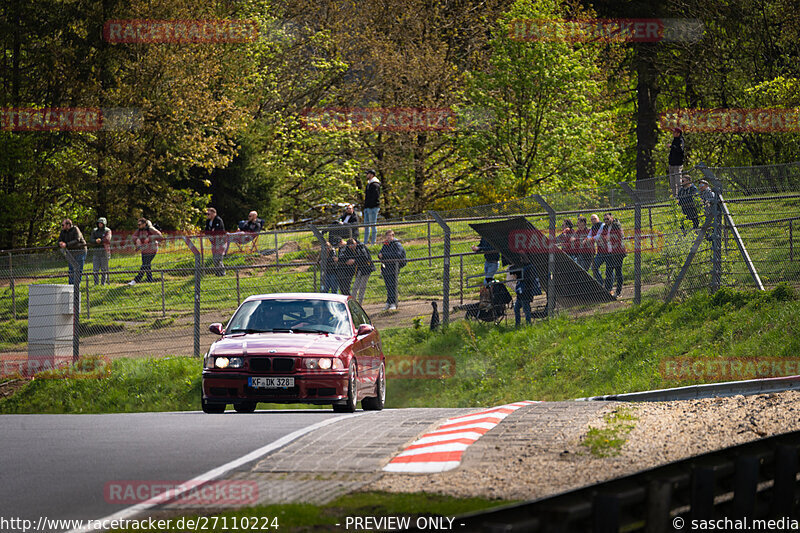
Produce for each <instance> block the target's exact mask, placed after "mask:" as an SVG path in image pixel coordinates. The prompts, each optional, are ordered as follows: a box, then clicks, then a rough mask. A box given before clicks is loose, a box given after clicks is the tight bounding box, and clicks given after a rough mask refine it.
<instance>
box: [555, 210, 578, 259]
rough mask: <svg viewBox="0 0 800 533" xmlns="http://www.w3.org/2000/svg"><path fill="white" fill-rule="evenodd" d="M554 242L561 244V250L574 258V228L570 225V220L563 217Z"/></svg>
mask: <svg viewBox="0 0 800 533" xmlns="http://www.w3.org/2000/svg"><path fill="white" fill-rule="evenodd" d="M556 242H557V243H558V244H560V245H561V250H562V251H563V252H564V253H565V254H567V255H568V256H570V257H571V258H572V260H573V261H576V259H575V251H574V250H575V230H574V229H573V227H572V221H571V220H569V219H564V222H563V224H561V233H559V234H558V236H557V237H556Z"/></svg>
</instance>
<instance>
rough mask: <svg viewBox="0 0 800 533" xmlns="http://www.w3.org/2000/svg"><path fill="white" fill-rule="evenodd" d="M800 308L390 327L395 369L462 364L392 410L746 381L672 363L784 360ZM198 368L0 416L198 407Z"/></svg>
mask: <svg viewBox="0 0 800 533" xmlns="http://www.w3.org/2000/svg"><path fill="white" fill-rule="evenodd" d="M798 315H800V300H799V299H798V295H797V294H796V293H795V291H794V290H793V289H791V288H790V287H788V286H786V285H779V286H778V287H777V288H775V289H773V290H772V291H768V292H764V293H758V292H736V291H732V290H729V289H723V290H720V291H718V292H717V293H716V294H715V295H713V296H711V295H708V294H706V293H698V294H696V295H694V296H692V297H690V298H688V299H687V300H685V301H683V302H679V303H672V304H668V305H664V304H661V303H657V302H652V301H650V302H646V303H644V304H642V305H640V306H638V307H637V306H631V307H629V308H626V309H621V310H617V311H613V312H607V313H598V314H596V315H591V316H584V317H579V318H573V317H569V316H567V315H561V316H559V317H556V318H554V319H552V320H548V321H541V322H537V323H535V324H533V325H532V326H526V327H522V328H519V329H514V328H513V327H510V326H505V325H500V326H493V325H488V324H485V323H475V322H465V321H462V322H458V323H455V324H452V325H451V326H450V327H449V328H448V329H446V330H443V331H435V332H431V331H429V330H427V329H421V328H420V329H413V328H404V329H391V330H385V331H384V332H382V338H383V342H384V352H385V354H386V355H387V358H388V359H389V361H390V366H391V361H397V360H399V359H400V358H404V357H407V356H434V357H436V356H445V357H448V358H452V359H448V360H449V361H454V362H455V372H454V373H453V375H452V376H447V377H443V378H435V377H434V379H390V380H389V382H388V386H387V406H388V407H472V406H488V405H497V404H501V403H505V402H510V401H517V400H522V399H532V400H564V399H570V398H577V397H583V396H594V395H601V394H613V393H624V392H634V391H642V390H649V389H656V388H665V387H675V386H681V385H688V384H692V383H700V382H707V381H726V380H730V379H746V378H747V377H752V376H747V375H741V376H737V375H731V374H729V373H725V372H722V371H719V370H717V371H708V372H706V373H705V374H704V375H701V376H699V377H695V376H693V375H692V374H691V373H690V372H687V373H685V374H680V373H679V374H680V375H675V373H674V372H673V373H672V375H666V374H665V372H664V370H665V368H667V369H668V368H670V367H668V366H666V365H669V364H671V362H674V361H675V360H676V359H680V360H683V361H693V360H709V359H713V360H719V361H723V360H726V361H730V360H738V361H744V360H748V359H752V358H764V359H766V360H768V361H776V362H787V361H788V360H791V359H793V358H796V357H797V353H798V352H799V351H800V335H798V331H797V330H798V325H797V318H796V317H797V316H798ZM795 366H796V365H795ZM785 367H786V368H792V366H791V365H790V364H787V365H785ZM673 368H674V367H673ZM681 368H683V367H681ZM704 368H708V367H707V366H706V367H704ZM767 370H770V369H769V368H768V369H767ZM200 371H201V362H200V361H199V360H198V359H194V358H189V357H172V358H161V359H118V360H114V361H113V364H112V369H111V373H110V377H107V378H103V379H35V380H33V381H31V382H30V383H28V384H26V385H25V386H23V387H22V388H21V389H20V390H18V391H17V392H16V393H15V394H14V395H13V396H12V397H10V398H7V399H5V400H2V401H0V413H102V412H139V411H182V410H197V409H199V407H200V405H199V396H200ZM428 377H430V376H428ZM261 407H267V405H265V404H261Z"/></svg>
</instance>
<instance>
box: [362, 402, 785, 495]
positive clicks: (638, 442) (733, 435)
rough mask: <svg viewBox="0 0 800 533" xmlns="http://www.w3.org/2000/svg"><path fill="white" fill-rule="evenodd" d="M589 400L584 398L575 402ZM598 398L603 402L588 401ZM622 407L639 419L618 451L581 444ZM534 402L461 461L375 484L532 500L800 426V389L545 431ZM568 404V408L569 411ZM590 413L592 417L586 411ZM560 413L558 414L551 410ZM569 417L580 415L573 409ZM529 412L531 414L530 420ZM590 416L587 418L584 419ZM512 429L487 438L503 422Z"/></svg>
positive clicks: (642, 408) (596, 414) (657, 405)
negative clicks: (598, 451)
mask: <svg viewBox="0 0 800 533" xmlns="http://www.w3.org/2000/svg"><path fill="white" fill-rule="evenodd" d="M575 403H583V402H575ZM589 403H595V404H596V403H599V402H589ZM620 408H622V409H623V410H624V412H625V413H626V415H632V417H633V418H634V419H633V420H625V423H627V424H632V425H634V428H633V429H632V430H630V432H629V433H628V435H627V442H626V443H625V444H624V445H623V446H622V448H621V449H620V450H619V454H618V455H614V456H609V457H596V456H594V455H592V454H591V453H590V452H589V449H588V448H587V447H586V446H583V445H582V444H581V443H582V441H583V439H584V438H585V437H586V435H587V432H588V431H589V428H590V427H598V428H602V427H605V426H606V425H607V423H606V418H605V417H607V416H608V415H609V414H610V413H613V412H614V411H615V410H617V409H620ZM534 412H535V409H533V408H525V409H520V410H519V411H518V412H517V413H514V414H512V415H510V416H509V417H508V418H506V419H505V420H504V421H503V422H502V423H501V424H500V425H499V426H498V427H496V428H494V429H493V430H492V431H490V432H489V433H487V434H486V435H484V437H482V438H481V439H479V440H478V442H476V443H475V444H473V445H472V446H471V447H470V448H468V449H467V451H466V453H465V454H464V458H463V461H462V464H461V466H460V467H458V468H457V469H455V470H451V471H449V472H443V473H439V474H419V475H408V474H386V475H384V476H383V477H382V478H381V479H380V480H378V481H377V483H376V484H373V485H371V486H370V487H369V488H370V490H385V491H390V492H429V493H437V494H446V495H451V496H455V497H471V496H483V497H490V498H497V499H503V500H533V499H537V498H542V497H545V496H549V495H553V494H557V493H561V492H565V491H568V490H572V489H575V488H579V487H582V486H585V485H590V484H593V483H597V482H600V481H606V480H610V479H614V478H618V477H622V476H625V475H628V474H632V473H635V472H638V471H640V470H645V469H648V468H652V467H655V466H659V465H663V464H666V463H670V462H673V461H677V460H680V459H684V458H687V457H691V456H694V455H699V454H702V453H706V452H710V451H714V450H719V449H721V448H726V447H728V446H733V445H736V444H742V443H745V442H749V441H752V440H756V439H760V438H763V437H768V436H771V435H776V434H780V433H786V432H789V431H794V430H798V429H800V392H783V393H777V394H761V395H758V396H747V397H745V396H734V397H728V398H712V399H703V400H684V401H673V402H642V403H627V402H605V403H604V406H603V407H602V408H600V409H595V410H592V411H591V412H586V411H584V412H582V413H579V414H581V415H583V416H577V418H580V419H581V420H580V423H577V424H563V425H559V426H558V430H557V431H542V430H541V428H540V426H541V425H542V424H541V422H542V420H541V418H540V417H539V418H537V417H535V416H533V415H532V413H534ZM569 412H570V410H565V411H564V413H565V414H567V413H569ZM587 414H588V415H589V416H588V417H587V416H585V415H587ZM553 416H555V415H553ZM570 416H575V415H574V414H573V415H570ZM526 417H530V423H529V424H528V423H527V422H528V421H527V420H526ZM587 418H588V419H589V421H588V423H587V422H586V421H585V420H586V419H587ZM508 423H513V424H515V425H516V428H515V431H514V434H513V435H510V434H509V435H508V437H509V438H507V439H505V438H502V437H505V435H500V437H501V438H495V439H492V438H487V437H490V435H491V434H492V433H493V432H497V431H500V432H501V433H502V427H503V425H504V424H508Z"/></svg>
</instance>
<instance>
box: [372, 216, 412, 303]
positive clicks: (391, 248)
mask: <svg viewBox="0 0 800 533" xmlns="http://www.w3.org/2000/svg"><path fill="white" fill-rule="evenodd" d="M378 259H380V260H381V275H382V276H383V283H384V284H385V285H386V307H384V308H383V309H384V311H387V310H394V309H397V280H398V277H399V275H400V269H401V268H403V267H404V266H406V250H405V248H403V245H402V244H401V243H400V241H399V240H397V239H395V238H394V231H392V230H389V231H387V232H386V235H385V237H384V240H383V246H381V251H380V252H379V253H378Z"/></svg>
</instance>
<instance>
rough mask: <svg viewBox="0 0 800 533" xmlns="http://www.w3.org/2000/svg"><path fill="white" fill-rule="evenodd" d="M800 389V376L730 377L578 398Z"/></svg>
mask: <svg viewBox="0 0 800 533" xmlns="http://www.w3.org/2000/svg"><path fill="white" fill-rule="evenodd" d="M789 390H800V376H786V377H776V378H762V379H748V380H745V381H726V382H724V383H707V384H702V385H688V386H686V387H677V388H674V389H656V390H649V391H642V392H629V393H625V394H606V395H604V396H590V397H588V398H578V399H577V400H576V401H579V402H582V401H613V402H668V401H673V400H698V399H701V398H717V397H723V396H738V395H740V394H741V395H743V396H750V395H753V394H769V393H773V392H785V391H789Z"/></svg>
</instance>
